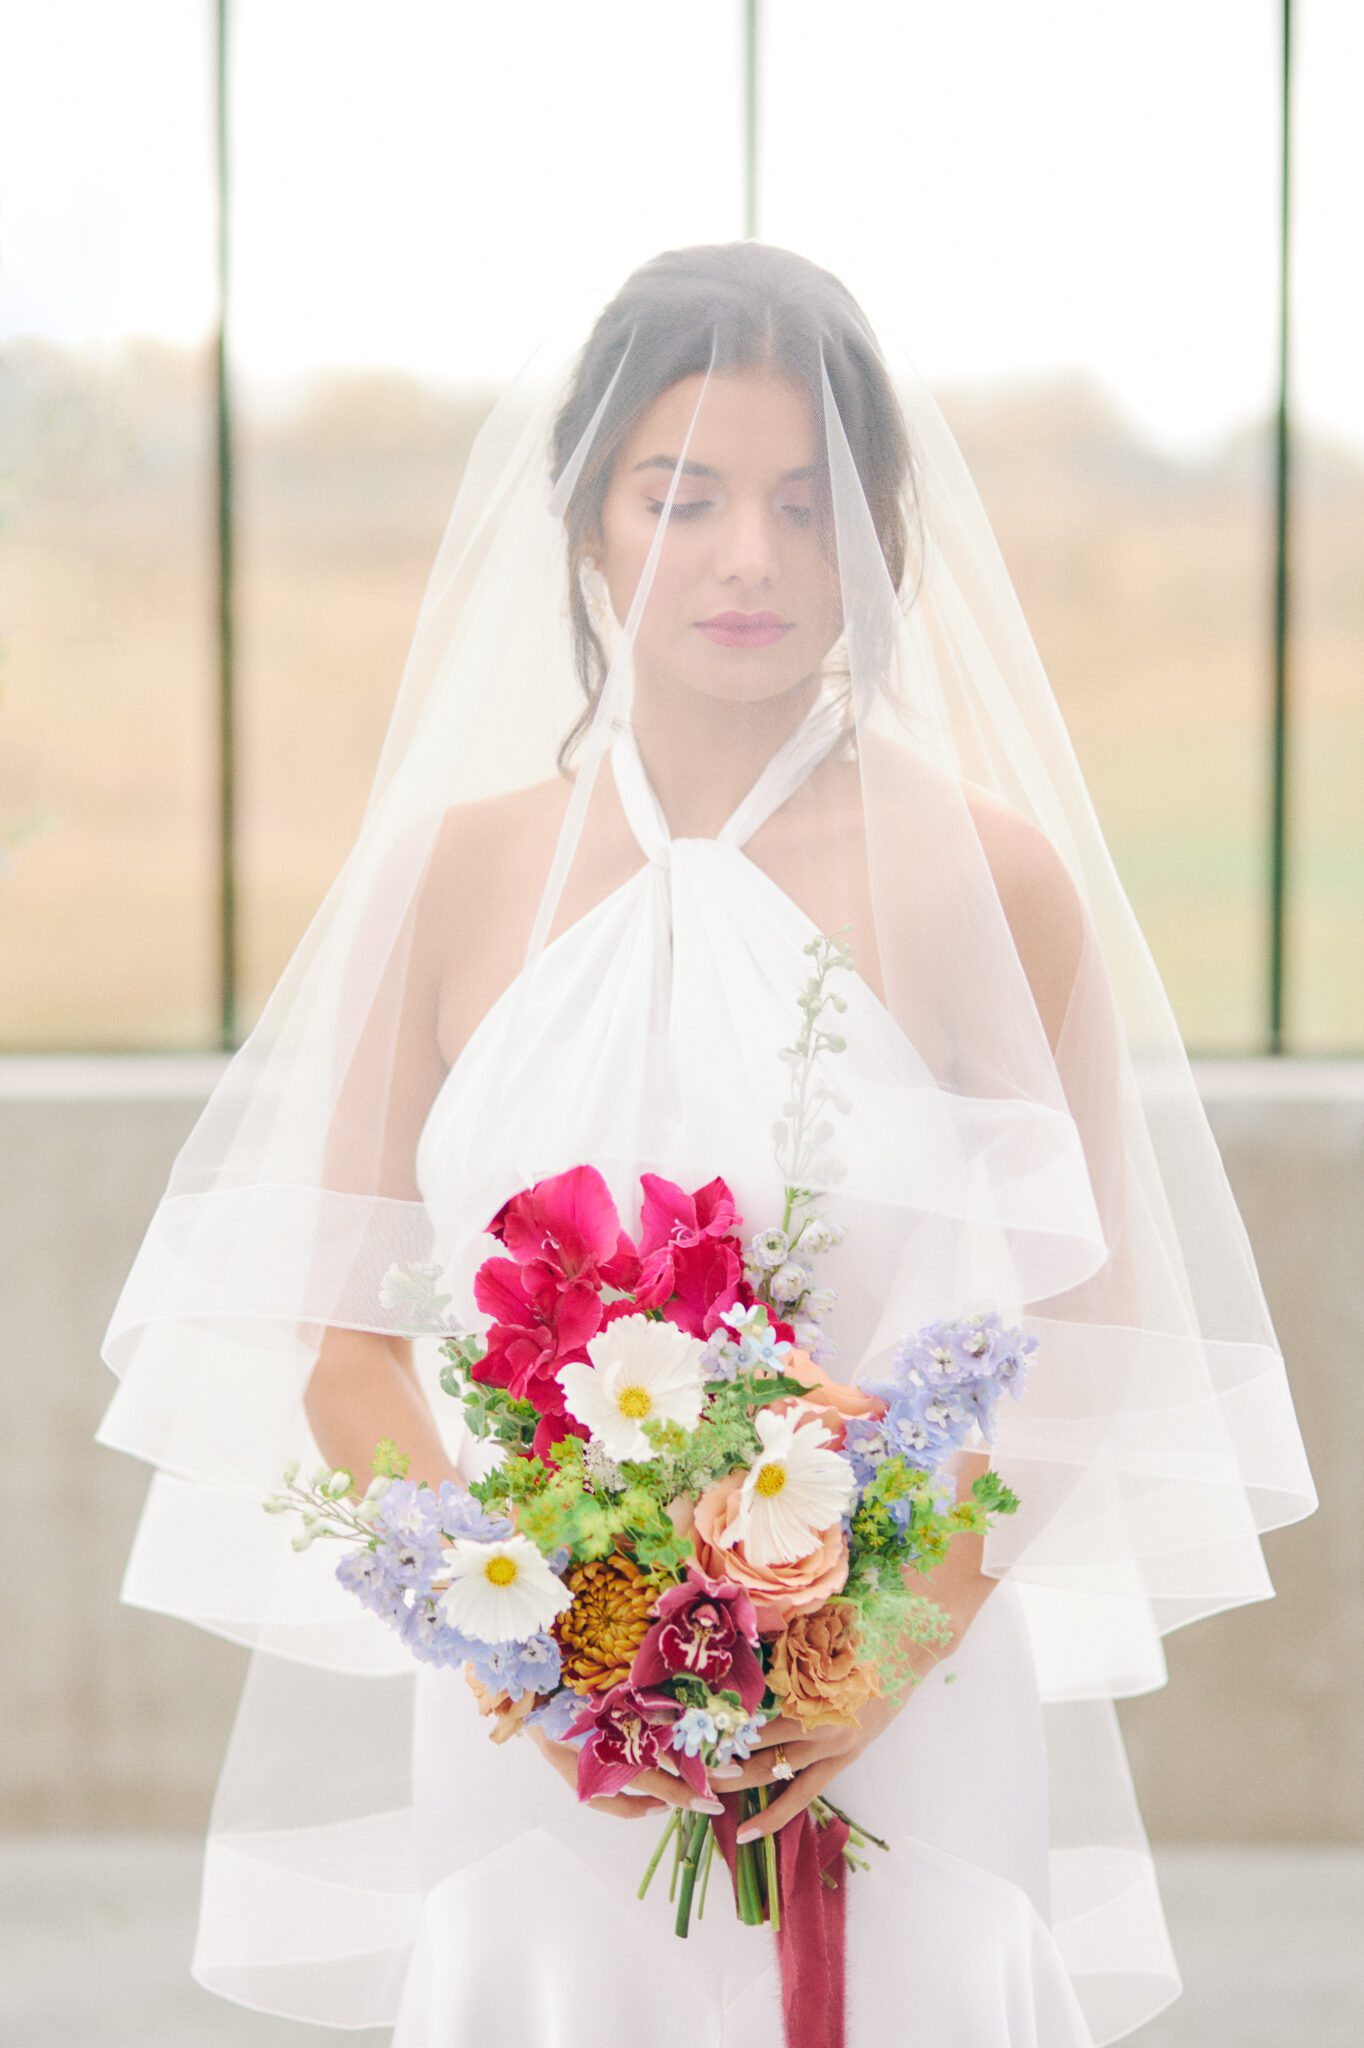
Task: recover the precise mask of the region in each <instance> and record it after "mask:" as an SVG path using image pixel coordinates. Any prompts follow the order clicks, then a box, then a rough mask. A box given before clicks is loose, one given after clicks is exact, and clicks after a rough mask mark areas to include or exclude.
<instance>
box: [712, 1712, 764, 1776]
mask: <svg viewBox="0 0 1364 2048" xmlns="http://www.w3.org/2000/svg"><path fill="white" fill-rule="evenodd" d="M762 1728H763V1723H762V1718H761V1716H759V1717H757V1718H756V1719H755V1718H750V1719H749V1720H747V1721H742V1722H740V1724H739V1726H738V1727H737V1728H734V1729H731V1730H729V1731H728V1732H727V1733H726V1734H724V1735H722V1736H721V1737H720V1740H719V1742H718V1744H717V1745H716V1750H715V1761H716V1763H717V1764H732V1763H746V1762H747V1761H748V1759H749V1757H751V1756H752V1754H753V1745H754V1743H755V1742H756V1741H757V1739H758V1737H759V1735H760V1734H761V1733H762Z"/></svg>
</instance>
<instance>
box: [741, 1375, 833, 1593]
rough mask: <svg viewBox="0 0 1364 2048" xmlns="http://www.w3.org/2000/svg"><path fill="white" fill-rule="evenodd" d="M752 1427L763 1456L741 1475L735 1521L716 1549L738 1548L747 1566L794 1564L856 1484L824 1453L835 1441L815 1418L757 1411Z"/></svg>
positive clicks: (830, 1524)
mask: <svg viewBox="0 0 1364 2048" xmlns="http://www.w3.org/2000/svg"><path fill="white" fill-rule="evenodd" d="M753 1425H754V1427H755V1429H756V1430H757V1432H758V1435H759V1436H760V1437H761V1439H762V1450H761V1452H760V1453H759V1455H758V1456H757V1457H756V1458H755V1459H754V1461H753V1463H752V1464H751V1465H750V1466H749V1468H748V1471H747V1473H746V1474H745V1475H744V1483H743V1485H742V1486H741V1487H740V1488H739V1492H738V1495H737V1505H736V1507H735V1510H734V1519H733V1521H732V1522H731V1523H730V1525H729V1527H728V1529H726V1531H725V1533H724V1535H723V1536H718V1537H717V1538H716V1541H717V1543H719V1545H720V1547H721V1548H722V1549H724V1550H729V1549H732V1548H733V1546H734V1545H735V1544H736V1543H740V1542H741V1543H742V1544H743V1546H744V1556H745V1557H746V1558H747V1559H748V1560H749V1562H750V1563H751V1564H794V1563H795V1562H796V1560H797V1558H801V1557H808V1556H809V1555H810V1552H811V1551H812V1550H813V1549H814V1547H815V1545H816V1544H817V1543H818V1541H819V1539H820V1537H821V1536H822V1535H823V1534H824V1532H825V1530H826V1529H830V1528H832V1527H833V1524H834V1523H835V1522H836V1521H838V1520H839V1518H840V1517H841V1516H842V1514H843V1512H844V1510H845V1508H847V1507H849V1506H850V1505H851V1503H852V1498H853V1494H854V1493H855V1491H856V1489H857V1482H856V1480H855V1478H854V1477H853V1470H852V1467H851V1465H850V1464H849V1463H848V1461H847V1459H846V1458H841V1457H840V1456H839V1455H838V1453H837V1451H831V1450H827V1449H826V1448H825V1446H826V1445H828V1444H831V1443H832V1442H833V1437H832V1435H831V1434H830V1432H829V1431H828V1430H827V1429H826V1428H825V1427H824V1424H823V1423H822V1422H820V1421H819V1420H818V1418H817V1417H807V1416H803V1415H802V1414H801V1412H800V1411H799V1410H798V1409H797V1410H791V1411H788V1413H787V1414H785V1415H776V1414H774V1413H773V1411H772V1409H770V1408H760V1409H759V1410H758V1412H757V1414H756V1415H755V1416H754V1418H753Z"/></svg>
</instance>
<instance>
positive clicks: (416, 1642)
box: [398, 1598, 483, 1665]
mask: <svg viewBox="0 0 1364 2048" xmlns="http://www.w3.org/2000/svg"><path fill="white" fill-rule="evenodd" d="M398 1633H399V1635H400V1636H401V1637H402V1639H403V1641H404V1643H405V1644H406V1645H407V1647H408V1649H409V1650H410V1651H411V1652H412V1655H413V1656H414V1657H416V1658H418V1659H419V1660H420V1662H421V1663H423V1664H436V1665H448V1664H464V1663H467V1662H468V1661H469V1660H470V1659H472V1657H473V1656H474V1654H475V1652H476V1651H477V1650H479V1649H481V1648H482V1647H483V1646H482V1644H478V1643H471V1642H470V1641H469V1639H468V1637H467V1636H462V1635H461V1634H460V1632H459V1630H458V1629H457V1628H451V1627H450V1625H449V1623H448V1622H446V1621H442V1619H441V1615H440V1610H439V1608H438V1607H437V1605H436V1603H435V1601H434V1600H428V1599H424V1598H418V1599H416V1600H414V1601H413V1602H412V1605H411V1606H410V1607H409V1608H407V1609H406V1611H405V1612H404V1614H403V1616H402V1618H401V1620H400V1621H399V1624H398Z"/></svg>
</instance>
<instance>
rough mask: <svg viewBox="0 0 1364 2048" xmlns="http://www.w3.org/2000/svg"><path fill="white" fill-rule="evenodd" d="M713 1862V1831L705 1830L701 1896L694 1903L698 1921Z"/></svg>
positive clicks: (704, 1900)
mask: <svg viewBox="0 0 1364 2048" xmlns="http://www.w3.org/2000/svg"><path fill="white" fill-rule="evenodd" d="M714 1861H715V1830H714V1828H707V1830H706V1846H705V1850H704V1852H703V1854H702V1857H701V1895H700V1897H699V1898H698V1899H697V1901H696V1917H697V1919H698V1920H699V1919H700V1918H701V1916H702V1914H703V1913H704V1912H705V1910H706V1887H707V1885H708V1884H709V1883H710V1866H711V1864H712V1863H713V1862H714Z"/></svg>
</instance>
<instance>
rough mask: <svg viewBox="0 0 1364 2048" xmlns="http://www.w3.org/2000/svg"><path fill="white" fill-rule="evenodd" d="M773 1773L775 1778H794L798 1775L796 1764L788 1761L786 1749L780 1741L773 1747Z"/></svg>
mask: <svg viewBox="0 0 1364 2048" xmlns="http://www.w3.org/2000/svg"><path fill="white" fill-rule="evenodd" d="M772 1775H773V1777H774V1778H794V1777H795V1775H796V1767H795V1765H794V1764H788V1763H787V1761H786V1751H785V1750H784V1749H783V1748H782V1746H781V1744H780V1743H779V1742H778V1743H775V1744H774V1745H773V1749H772Z"/></svg>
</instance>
